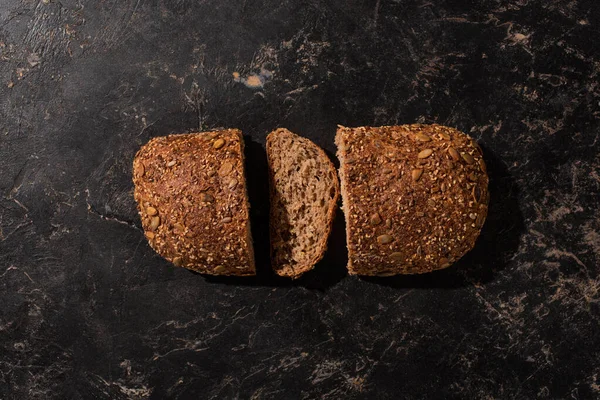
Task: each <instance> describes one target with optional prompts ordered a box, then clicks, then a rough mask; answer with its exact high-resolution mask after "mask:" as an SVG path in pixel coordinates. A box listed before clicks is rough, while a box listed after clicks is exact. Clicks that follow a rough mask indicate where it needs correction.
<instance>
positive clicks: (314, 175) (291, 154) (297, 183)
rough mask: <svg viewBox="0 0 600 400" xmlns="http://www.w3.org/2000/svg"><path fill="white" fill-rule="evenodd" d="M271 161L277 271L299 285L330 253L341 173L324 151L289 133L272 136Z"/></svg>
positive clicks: (273, 257)
mask: <svg viewBox="0 0 600 400" xmlns="http://www.w3.org/2000/svg"><path fill="white" fill-rule="evenodd" d="M267 158H268V163H269V175H270V182H269V183H270V194H271V196H270V197H271V211H270V231H271V262H272V267H273V269H274V271H275V272H276V273H277V274H278V275H281V276H286V277H290V278H293V279H295V278H298V277H299V276H300V275H302V274H303V273H305V272H306V271H309V270H311V269H313V268H314V266H315V264H316V263H317V262H318V261H319V260H320V259H321V258H322V257H323V255H324V254H325V250H326V249H327V239H328V237H329V234H330V232H331V226H332V224H333V219H334V216H335V208H336V205H337V201H338V199H339V195H340V188H339V182H338V178H337V173H336V170H335V167H334V166H333V164H332V163H331V160H330V159H329V157H328V156H327V154H325V152H324V151H323V150H322V149H321V148H320V147H319V146H317V145H316V144H314V143H313V142H311V141H310V140H309V139H306V138H303V137H300V136H298V135H295V134H293V133H292V132H290V131H288V130H287V129H284V128H280V129H277V130H275V131H273V132H271V133H270V134H269V135H268V136H267Z"/></svg>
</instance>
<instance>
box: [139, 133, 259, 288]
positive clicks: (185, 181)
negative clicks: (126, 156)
mask: <svg viewBox="0 0 600 400" xmlns="http://www.w3.org/2000/svg"><path fill="white" fill-rule="evenodd" d="M133 182H134V185H135V190H134V197H135V200H136V201H137V206H138V211H139V213H140V218H141V220H142V226H143V228H144V232H145V235H146V238H147V239H148V243H149V244H150V246H151V247H152V248H153V249H154V250H155V251H156V252H157V253H158V254H160V255H161V256H163V257H164V258H166V259H167V260H168V261H170V262H172V263H173V264H174V265H176V266H179V267H185V268H188V269H191V270H194V271H197V272H200V273H203V274H210V275H238V276H245V275H255V273H256V272H255V266H254V252H253V247H252V237H251V234H250V220H249V204H248V196H247V191H246V179H245V176H244V141H243V137H242V132H240V131H239V130H236V129H228V130H222V131H214V132H203V133H192V134H183V135H170V136H166V137H157V138H154V139H152V140H150V141H149V142H148V143H147V144H145V145H144V146H142V148H141V149H140V150H139V151H138V152H137V154H136V156H135V158H134V161H133Z"/></svg>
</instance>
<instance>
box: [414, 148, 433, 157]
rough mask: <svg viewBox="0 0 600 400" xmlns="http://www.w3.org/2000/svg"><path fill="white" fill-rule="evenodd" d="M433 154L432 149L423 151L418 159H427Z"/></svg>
mask: <svg viewBox="0 0 600 400" xmlns="http://www.w3.org/2000/svg"><path fill="white" fill-rule="evenodd" d="M431 154H433V150H432V149H425V150H423V151H421V152H420V153H419V154H418V155H417V157H419V158H427V157H429V156H430V155H431Z"/></svg>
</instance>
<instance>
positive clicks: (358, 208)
mask: <svg viewBox="0 0 600 400" xmlns="http://www.w3.org/2000/svg"><path fill="white" fill-rule="evenodd" d="M336 144H337V146H338V152H337V155H338V158H339V160H340V170H339V173H340V180H341V185H342V200H343V208H344V214H345V216H346V236H347V244H348V271H349V273H350V274H352V275H376V276H391V275H396V274H420V273H425V272H430V271H433V270H437V269H442V268H446V267H449V266H450V265H451V264H452V263H454V262H455V261H457V260H458V259H459V258H461V257H462V256H463V255H464V254H465V253H467V252H468V251H469V250H471V249H472V248H473V246H474V245H475V241H476V240H477V237H478V236H479V233H480V231H481V227H482V226H483V223H484V221H485V218H486V216H487V211H488V201H489V195H488V183H489V180H488V176H487V173H486V166H485V162H484V161H483V155H482V151H481V148H480V147H479V145H478V144H477V143H476V142H475V141H474V140H472V139H471V138H470V137H469V136H467V135H466V134H464V133H462V132H459V131H458V130H456V129H454V128H449V127H445V126H441V125H420V124H414V125H402V126H383V127H376V128H373V127H360V128H346V127H342V126H340V127H339V129H338V131H337V135H336Z"/></svg>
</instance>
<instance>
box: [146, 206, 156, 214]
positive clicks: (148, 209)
mask: <svg viewBox="0 0 600 400" xmlns="http://www.w3.org/2000/svg"><path fill="white" fill-rule="evenodd" d="M146 212H147V213H148V215H156V214H158V211H156V208H154V207H148V208H146Z"/></svg>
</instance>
